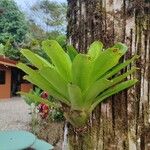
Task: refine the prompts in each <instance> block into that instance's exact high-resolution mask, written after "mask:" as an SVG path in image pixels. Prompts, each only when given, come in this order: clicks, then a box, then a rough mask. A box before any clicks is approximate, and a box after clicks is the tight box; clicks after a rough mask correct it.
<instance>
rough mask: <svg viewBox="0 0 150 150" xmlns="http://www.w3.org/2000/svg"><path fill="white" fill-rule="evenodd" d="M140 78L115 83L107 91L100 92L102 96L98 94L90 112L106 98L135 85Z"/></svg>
mask: <svg viewBox="0 0 150 150" xmlns="http://www.w3.org/2000/svg"><path fill="white" fill-rule="evenodd" d="M137 81H138V80H137V79H133V80H128V81H125V82H122V83H119V84H117V85H115V86H114V87H112V88H109V89H108V90H106V91H105V92H103V93H102V94H100V96H98V97H97V98H96V99H95V100H94V103H93V104H92V105H91V108H90V110H89V112H92V111H93V110H94V108H95V107H96V106H97V105H98V104H99V103H100V102H102V101H103V100H104V99H106V98H108V97H110V96H112V95H114V94H116V93H119V92H120V91H123V90H125V89H127V88H129V87H131V86H133V85H134V84H135V83H136V82H137Z"/></svg>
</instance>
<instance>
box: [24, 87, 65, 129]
mask: <svg viewBox="0 0 150 150" xmlns="http://www.w3.org/2000/svg"><path fill="white" fill-rule="evenodd" d="M42 93H43V92H42V91H41V89H40V88H38V87H35V89H34V90H31V91H30V92H29V94H28V95H24V96H23V98H24V100H25V102H26V103H27V104H28V105H30V106H31V108H32V111H31V112H32V113H31V114H32V120H34V121H33V122H35V123H34V126H35V124H37V123H38V114H39V116H42V115H43V113H42V112H40V110H41V109H39V108H41V105H43V104H44V105H45V103H47V102H45V101H43V100H44V99H47V100H48V101H49V102H53V101H54V99H53V97H52V96H50V95H48V97H47V98H46V97H42ZM41 98H42V99H41ZM48 104H49V103H48ZM51 106H52V105H51ZM48 109H49V108H48ZM47 117H48V118H49V119H50V120H52V121H62V120H63V119H64V117H63V113H62V111H61V110H60V109H58V108H56V107H50V111H49V112H47V113H46V117H45V118H47ZM45 118H43V119H45ZM32 125H33V124H32ZM33 128H34V127H33Z"/></svg>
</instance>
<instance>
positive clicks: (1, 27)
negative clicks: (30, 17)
mask: <svg viewBox="0 0 150 150" xmlns="http://www.w3.org/2000/svg"><path fill="white" fill-rule="evenodd" d="M0 10H2V13H1V14H0V18H1V19H0V32H1V34H0V42H1V43H6V42H7V40H10V41H11V42H13V41H15V42H22V41H23V40H24V38H25V35H26V33H27V26H26V22H25V17H24V15H23V13H22V12H21V11H19V8H18V7H17V5H16V3H15V2H14V1H13V0H1V1H0Z"/></svg>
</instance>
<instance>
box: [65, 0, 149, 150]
mask: <svg viewBox="0 0 150 150" xmlns="http://www.w3.org/2000/svg"><path fill="white" fill-rule="evenodd" d="M68 7H69V8H68V13H67V18H68V30H67V31H68V32H67V33H68V41H71V43H72V44H73V45H74V46H75V47H76V48H77V49H79V51H81V52H83V53H86V49H87V47H88V46H89V45H90V44H91V43H92V42H93V41H94V40H101V41H103V43H104V44H105V46H106V47H108V46H110V45H113V43H115V42H116V41H122V42H125V43H127V44H128V47H129V52H128V53H127V55H126V56H125V58H128V57H129V56H131V55H132V54H135V53H137V54H138V55H140V56H141V57H140V59H139V61H138V62H137V64H136V65H137V67H139V70H138V73H137V74H136V75H135V76H136V77H137V78H138V79H139V84H138V85H136V87H135V88H133V89H132V90H129V91H128V92H127V91H125V92H122V93H121V94H119V95H116V96H113V97H112V98H110V99H111V100H108V101H107V102H105V103H103V104H101V105H100V106H99V107H97V109H96V110H95V112H93V114H92V116H91V119H90V120H89V122H90V126H88V127H87V128H88V131H85V132H87V133H88V135H89V137H91V138H90V139H91V142H90V144H91V143H93V144H94V147H95V148H94V149H96V150H104V149H105V150H108V149H111V150H113V149H115V150H116V149H119V150H123V149H125V150H131V149H141V150H147V149H149V147H148V143H149V142H150V141H149V139H150V133H149V132H148V131H150V122H149V116H150V112H149V110H150V103H149V101H150V99H149V98H150V95H149V93H150V84H149V81H150V76H149V75H148V74H150V67H149V63H150V51H149V47H150V45H149V44H150V43H149V40H150V33H149V31H150V12H149V11H150V9H149V1H147V0H146V1H145V0H133V1H128V0H120V1H116V0H101V1H100V0H92V1H90V0H82V1H80V0H68ZM122 61H123V60H122ZM141 66H142V67H141ZM121 73H123V72H121ZM130 78H134V77H133V76H130ZM83 132H84V130H83ZM69 137H70V139H71V141H72V145H73V146H72V147H73V148H72V149H75V150H77V149H78V145H84V146H85V145H86V143H84V140H83V136H82V134H78V133H76V132H74V130H73V129H72V128H71V126H69ZM86 146H87V148H86V149H88V150H90V148H89V147H88V146H89V145H86ZM79 149H80V150H81V149H82V148H79Z"/></svg>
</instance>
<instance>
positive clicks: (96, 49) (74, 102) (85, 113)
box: [17, 40, 138, 128]
mask: <svg viewBox="0 0 150 150" xmlns="http://www.w3.org/2000/svg"><path fill="white" fill-rule="evenodd" d="M42 48H43V50H44V51H45V52H46V54H47V55H48V56H49V57H50V59H51V62H52V63H50V62H48V61H46V60H45V59H43V58H42V57H40V56H38V55H37V54H34V53H33V52H31V51H30V50H27V49H23V50H22V51H21V53H22V54H23V55H24V56H25V57H26V58H27V59H28V60H29V61H30V62H31V63H32V64H33V65H34V66H35V67H36V68H37V69H36V70H33V69H32V68H30V67H29V66H27V65H26V64H23V63H18V65H17V66H18V68H20V69H22V70H23V71H24V72H26V74H27V75H26V76H25V77H24V78H25V79H26V80H28V81H29V82H31V83H33V84H35V85H37V86H38V87H39V88H41V89H42V90H45V91H47V92H48V93H49V94H50V95H52V96H53V97H54V98H55V99H56V101H54V102H49V101H46V100H44V99H42V98H38V97H36V98H35V96H34V95H32V94H30V93H29V94H28V93H22V94H25V95H26V96H28V97H32V98H33V99H36V100H39V101H42V102H44V103H47V104H48V105H52V106H53V107H57V108H58V107H60V108H61V109H62V110H63V112H64V116H65V118H66V119H67V121H69V122H70V123H71V124H72V125H73V126H74V127H76V128H80V127H84V125H85V124H86V123H87V120H88V117H89V115H90V114H91V112H92V111H93V110H94V109H95V107H96V106H97V105H98V104H99V103H101V102H102V101H103V100H105V99H106V98H108V97H110V96H112V95H114V94H116V93H118V92H120V91H122V90H124V89H127V88H129V87H131V86H133V85H134V84H135V83H136V82H137V79H132V80H127V81H125V79H126V78H127V76H129V75H131V74H132V73H134V72H135V71H136V70H137V68H136V67H132V68H131V69H130V70H128V71H126V72H125V73H124V74H121V75H117V73H118V72H119V71H120V70H122V69H124V68H125V67H126V66H128V65H129V64H130V63H131V62H133V61H134V60H135V59H137V58H138V56H137V55H135V56H133V57H132V58H131V59H129V60H127V61H125V62H123V63H119V60H120V58H121V57H122V56H123V55H124V54H125V53H126V51H127V46H126V45H124V44H122V43H116V44H115V45H114V46H112V47H110V48H107V49H104V48H103V44H102V43H101V42H99V41H95V42H94V43H92V44H91V45H90V47H89V49H88V53H87V54H81V53H78V52H77V51H76V50H75V48H73V47H72V46H67V52H65V51H64V50H63V49H62V47H61V46H60V45H59V44H58V43H57V42H56V41H53V40H46V41H43V42H42Z"/></svg>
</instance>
